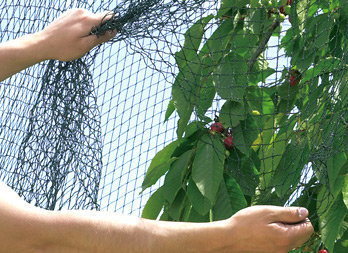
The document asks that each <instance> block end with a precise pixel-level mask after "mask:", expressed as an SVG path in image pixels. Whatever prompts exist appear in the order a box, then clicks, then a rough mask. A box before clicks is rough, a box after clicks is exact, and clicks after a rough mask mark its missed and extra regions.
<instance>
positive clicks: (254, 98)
mask: <svg viewBox="0 0 348 253" xmlns="http://www.w3.org/2000/svg"><path fill="white" fill-rule="evenodd" d="M266 90H267V88H261V87H257V86H249V87H248V88H247V92H246V99H247V101H248V104H249V105H250V107H251V108H252V110H256V111H258V112H259V113H260V114H262V116H264V115H271V114H273V113H274V104H273V100H272V98H271V97H270V96H269V95H268V93H267V92H266Z"/></svg>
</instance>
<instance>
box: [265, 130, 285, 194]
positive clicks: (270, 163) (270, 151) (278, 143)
mask: <svg viewBox="0 0 348 253" xmlns="http://www.w3.org/2000/svg"><path fill="white" fill-rule="evenodd" d="M287 137H288V134H287V133H283V134H281V135H276V137H275V138H274V140H273V141H272V142H271V143H270V145H268V146H266V148H265V150H260V151H263V152H260V153H259V157H260V160H261V161H262V162H261V170H260V174H261V179H260V189H261V190H266V189H268V190H269V187H271V180H272V177H273V175H274V172H275V169H276V168H277V166H278V164H279V162H280V160H281V159H282V156H283V153H284V151H285V148H286V145H287V143H288V138H287Z"/></svg>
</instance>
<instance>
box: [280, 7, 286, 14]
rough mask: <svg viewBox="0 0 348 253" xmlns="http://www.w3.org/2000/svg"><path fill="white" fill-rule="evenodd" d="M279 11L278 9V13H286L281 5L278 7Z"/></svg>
mask: <svg viewBox="0 0 348 253" xmlns="http://www.w3.org/2000/svg"><path fill="white" fill-rule="evenodd" d="M279 11H280V13H282V14H284V15H286V13H285V11H284V6H283V5H282V6H280V7H279Z"/></svg>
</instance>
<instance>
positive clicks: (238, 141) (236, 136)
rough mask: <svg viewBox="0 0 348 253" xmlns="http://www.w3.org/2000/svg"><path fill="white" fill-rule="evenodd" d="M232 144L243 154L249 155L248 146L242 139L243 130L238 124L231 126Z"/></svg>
mask: <svg viewBox="0 0 348 253" xmlns="http://www.w3.org/2000/svg"><path fill="white" fill-rule="evenodd" d="M232 136H233V144H234V146H235V147H236V148H238V149H239V150H240V151H241V152H242V153H243V154H245V155H247V156H249V147H248V146H247V144H246V143H245V140H244V132H243V129H242V127H241V125H240V124H238V125H237V126H235V127H233V128H232Z"/></svg>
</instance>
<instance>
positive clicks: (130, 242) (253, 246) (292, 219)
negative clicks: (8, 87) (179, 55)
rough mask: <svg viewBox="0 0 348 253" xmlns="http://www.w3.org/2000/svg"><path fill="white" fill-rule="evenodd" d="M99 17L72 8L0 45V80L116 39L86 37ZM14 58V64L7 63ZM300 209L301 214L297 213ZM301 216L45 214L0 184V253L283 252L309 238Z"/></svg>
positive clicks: (268, 209) (255, 211)
mask: <svg viewBox="0 0 348 253" xmlns="http://www.w3.org/2000/svg"><path fill="white" fill-rule="evenodd" d="M104 16H105V13H100V14H92V13H90V12H88V11H86V10H82V9H74V10H69V11H67V12H66V13H64V14H63V15H62V16H61V17H60V18H58V19H57V20H56V21H54V22H53V23H52V24H50V25H49V26H48V27H47V28H46V29H44V30H43V31H41V32H38V33H36V34H31V35H27V36H25V37H22V38H19V39H17V40H14V41H9V42H4V43H2V44H0V62H1V64H0V81H3V80H5V79H6V78H8V77H10V76H12V75H13V74H15V73H17V72H19V71H21V70H23V69H25V68H27V67H29V66H32V65H34V64H36V63H38V62H41V61H43V60H48V59H57V60H62V61H67V60H72V59H76V58H79V57H81V56H83V55H84V54H85V53H87V52H88V51H89V50H90V49H92V48H93V47H94V46H96V45H98V44H100V43H102V42H105V41H107V40H109V39H110V38H112V37H113V36H115V34H116V31H113V32H111V33H107V34H106V35H104V36H101V37H97V36H94V35H92V36H89V35H88V34H89V32H90V30H91V27H92V26H94V25H98V24H99V23H100V22H101V20H102V18H103V17H104ZM13 59H15V61H14V60H13ZM304 210H305V211H307V210H306V209H304ZM307 216H308V212H306V213H305V214H304V215H303V216H300V215H299V208H297V207H291V208H289V207H276V206H254V207H250V208H246V209H243V210H241V211H239V212H238V213H236V214H235V215H233V216H232V217H231V218H229V219H226V220H222V221H217V222H211V223H187V222H186V223H185V222H167V221H152V220H147V219H142V218H138V217H132V216H124V215H118V214H115V213H106V212H96V211H82V210H76V211H47V210H43V209H40V208H37V207H34V206H31V205H29V204H28V203H26V202H24V201H23V200H22V199H21V198H20V197H19V196H18V195H17V194H16V193H15V192H14V191H12V190H11V189H10V188H9V187H7V186H6V185H5V184H3V183H0V253H2V252H6V253H7V252H12V253H16V252H28V253H31V252H35V253H36V252H39V253H40V252H50V253H55V252H57V253H58V252H64V253H65V252H66V253H70V252H71V253H75V252H84V253H89V252H91V253H98V252H103V253H104V252H133V253H134V252H144V253H146V252H151V253H153V252H166V253H170V252H268V253H269V252H274V253H283V252H288V251H290V250H291V249H293V248H295V247H299V246H301V245H302V244H303V243H305V242H306V241H307V240H308V239H309V238H310V236H311V234H312V233H313V227H312V225H311V223H310V221H306V218H307Z"/></svg>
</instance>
